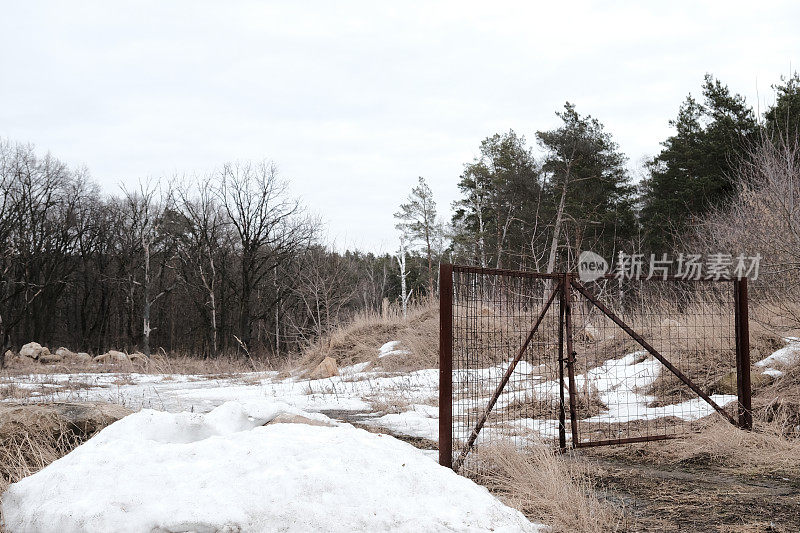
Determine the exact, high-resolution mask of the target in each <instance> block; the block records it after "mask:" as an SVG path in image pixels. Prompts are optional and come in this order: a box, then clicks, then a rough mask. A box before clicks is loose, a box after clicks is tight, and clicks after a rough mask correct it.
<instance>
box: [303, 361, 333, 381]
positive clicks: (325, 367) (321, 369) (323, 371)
mask: <svg viewBox="0 0 800 533" xmlns="http://www.w3.org/2000/svg"><path fill="white" fill-rule="evenodd" d="M338 375H339V367H338V366H336V361H335V360H334V358H333V357H326V358H325V359H323V360H322V362H321V363H320V364H318V365H317V368H315V369H314V370H312V371H311V373H310V374H309V376H308V379H325V378H330V377H333V376H338Z"/></svg>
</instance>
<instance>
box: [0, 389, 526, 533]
mask: <svg viewBox="0 0 800 533" xmlns="http://www.w3.org/2000/svg"><path fill="white" fill-rule="evenodd" d="M283 412H290V413H295V414H300V413H302V412H298V410H297V409H293V408H291V407H289V406H287V405H281V404H276V403H268V402H258V403H251V404H246V405H242V404H240V403H235V402H228V403H225V404H223V405H221V406H220V407H218V408H216V409H214V410H213V411H211V412H210V413H208V414H194V413H177V414H172V413H165V412H159V411H152V410H145V411H141V412H139V413H135V414H132V415H130V416H128V417H126V418H124V419H122V420H120V421H119V422H116V423H114V424H112V425H111V426H109V427H107V428H106V429H104V430H103V431H101V432H100V433H99V434H98V435H97V436H95V437H94V438H92V439H90V440H89V441H88V442H86V443H85V444H83V445H82V446H79V447H78V448H76V449H75V450H74V451H73V452H72V453H70V454H68V455H67V456H65V457H63V458H61V459H59V460H57V461H55V462H54V463H52V464H51V465H50V466H48V467H46V468H45V469H43V470H41V471H40V472H38V473H36V474H34V475H32V476H30V477H27V478H25V479H23V480H22V481H20V482H18V483H15V484H13V485H12V486H11V487H10V488H9V490H8V491H7V492H6V493H5V494H4V495H3V499H2V506H3V514H4V516H5V519H6V527H7V528H8V530H9V531H12V532H19V531H25V532H36V531H60V532H71V531H76V532H77V531H159V532H179V531H198V532H211V531H304V532H305V531H388V530H391V531H489V530H491V531H509V532H510V531H537V530H539V529H540V527H541V526H538V525H534V524H531V523H530V522H528V521H527V520H526V519H525V517H524V516H523V515H522V514H520V513H519V512H518V511H515V510H513V509H511V508H509V507H506V506H505V505H503V504H502V503H500V502H499V501H498V500H497V499H495V498H494V497H492V496H491V495H490V494H489V492H488V491H487V490H486V489H485V488H483V487H480V486H478V485H476V484H475V483H473V482H472V481H470V480H468V479H466V478H463V477H461V476H458V475H456V474H455V473H454V472H452V471H451V470H449V469H447V468H444V467H441V466H439V465H438V464H436V462H435V461H434V460H433V459H430V458H428V457H426V456H425V454H424V453H422V452H421V451H420V450H417V449H416V448H414V447H413V446H411V445H409V444H406V443H403V442H401V441H398V440H396V439H394V438H392V437H389V436H386V435H380V434H373V433H368V432H366V431H363V430H360V429H356V428H354V427H352V426H350V425H347V424H343V425H338V426H332V427H327V426H326V427H322V426H310V425H305V424H286V423H276V424H270V425H267V426H263V425H262V424H263V423H264V422H266V421H269V420H271V419H273V418H275V417H276V416H277V415H278V414H280V413H283ZM302 414H303V415H304V416H306V417H310V418H315V419H324V418H325V417H324V416H323V415H319V414H317V415H314V414H309V413H302Z"/></svg>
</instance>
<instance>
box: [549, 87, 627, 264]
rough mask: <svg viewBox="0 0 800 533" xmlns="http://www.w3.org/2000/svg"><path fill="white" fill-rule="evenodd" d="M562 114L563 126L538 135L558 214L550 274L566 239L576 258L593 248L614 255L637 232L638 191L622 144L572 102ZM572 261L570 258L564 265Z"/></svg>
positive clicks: (551, 248) (553, 205)
mask: <svg viewBox="0 0 800 533" xmlns="http://www.w3.org/2000/svg"><path fill="white" fill-rule="evenodd" d="M556 115H557V116H558V117H559V118H560V119H561V120H562V121H563V125H562V126H561V127H559V128H557V129H555V130H551V131H545V132H543V131H540V132H538V133H537V134H536V137H537V139H538V141H539V144H540V145H541V146H542V148H544V149H545V150H546V151H547V155H546V158H545V160H544V164H543V166H542V168H543V170H544V172H545V176H546V183H545V185H546V198H547V200H548V201H549V202H550V204H551V206H552V207H551V209H550V212H551V213H554V216H553V217H552V219H551V220H552V233H551V239H550V249H549V250H548V266H547V270H548V271H553V270H554V269H555V266H556V263H557V257H558V255H559V254H558V251H559V249H560V248H561V245H560V244H559V243H560V242H562V236H563V237H564V241H565V242H566V244H567V246H568V248H569V249H571V250H572V251H573V258H574V257H577V254H578V253H580V251H581V250H587V249H592V250H593V251H596V252H598V253H601V254H606V255H609V256H610V255H612V254H613V253H614V250H615V248H616V246H617V243H618V242H619V241H620V240H623V239H627V238H629V237H630V236H632V235H633V232H634V230H635V218H634V215H633V199H632V194H633V190H634V189H633V187H632V186H631V183H630V177H629V176H628V172H627V170H626V169H625V162H626V157H625V156H624V155H623V154H622V153H621V152H620V151H619V148H618V145H617V143H615V142H614V141H613V139H612V137H611V135H610V134H609V133H607V132H606V131H605V130H604V128H603V125H602V124H601V123H600V122H599V121H598V120H597V119H595V118H593V117H591V116H589V115H587V116H585V117H583V116H581V115H580V114H578V113H577V111H575V106H574V105H573V104H571V103H569V102H567V103H566V104H565V105H564V110H563V111H562V112H557V113H556ZM569 263H571V261H569V258H568V261H567V264H562V267H565V268H569V267H571V266H572V265H571V264H569Z"/></svg>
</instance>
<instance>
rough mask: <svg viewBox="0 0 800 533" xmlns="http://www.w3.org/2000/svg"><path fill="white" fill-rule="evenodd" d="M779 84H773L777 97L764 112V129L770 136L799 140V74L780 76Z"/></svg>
mask: <svg viewBox="0 0 800 533" xmlns="http://www.w3.org/2000/svg"><path fill="white" fill-rule="evenodd" d="M781 82H782V83H781V84H780V85H773V86H772V88H773V89H774V90H775V92H776V95H777V98H776V100H775V104H774V105H773V106H772V107H770V108H769V109H768V110H767V112H766V113H764V119H765V121H766V124H765V125H766V129H767V132H768V134H769V135H770V136H773V137H781V138H783V139H784V140H785V141H787V142H788V143H794V142H798V141H800V74H798V73H797V72H795V73H794V75H793V76H791V77H790V78H789V79H788V80H787V79H785V78H783V77H781Z"/></svg>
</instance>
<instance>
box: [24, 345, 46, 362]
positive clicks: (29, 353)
mask: <svg viewBox="0 0 800 533" xmlns="http://www.w3.org/2000/svg"><path fill="white" fill-rule="evenodd" d="M44 350H47V348H42V345H41V344H39V343H38V342H29V343H28V344H26V345H24V346H23V347H22V348H20V350H19V354H20V355H21V356H22V357H30V358H31V359H38V358H39V356H40V355H41V354H42V352H44ZM47 353H50V350H47Z"/></svg>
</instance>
